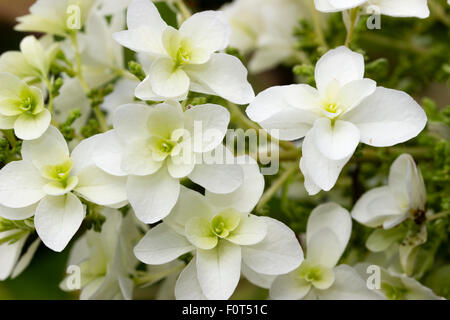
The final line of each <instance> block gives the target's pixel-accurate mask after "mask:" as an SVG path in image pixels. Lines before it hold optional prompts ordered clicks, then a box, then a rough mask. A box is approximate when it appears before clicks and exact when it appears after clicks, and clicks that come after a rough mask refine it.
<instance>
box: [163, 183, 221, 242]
mask: <svg viewBox="0 0 450 320" xmlns="http://www.w3.org/2000/svg"><path fill="white" fill-rule="evenodd" d="M213 214H214V212H213V210H212V208H211V207H210V205H209V203H208V202H207V201H206V199H205V197H204V196H202V195H201V194H200V193H198V192H196V191H193V190H190V189H188V188H186V187H183V186H182V187H181V190H180V198H179V199H178V202H177V204H176V205H175V207H174V208H173V210H172V212H171V213H170V215H169V216H167V217H166V218H165V219H164V222H165V223H167V224H168V225H169V226H170V227H171V228H172V229H174V230H175V231H176V232H178V233H179V234H181V235H184V231H185V225H186V223H187V221H188V220H189V219H191V218H192V217H204V218H207V219H208V220H209V219H211V218H212V217H213Z"/></svg>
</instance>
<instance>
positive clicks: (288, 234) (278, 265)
mask: <svg viewBox="0 0 450 320" xmlns="http://www.w3.org/2000/svg"><path fill="white" fill-rule="evenodd" d="M260 219H263V220H264V221H265V222H266V224H267V235H266V237H265V238H264V240H263V241H261V242H259V243H257V244H255V245H252V246H245V247H243V248H242V259H243V260H244V262H245V263H246V264H247V266H248V267H250V268H251V269H253V270H254V271H256V272H258V273H263V274H268V275H278V274H283V273H288V272H290V271H292V270H294V269H295V268H297V267H298V266H299V265H300V263H301V262H302V261H303V252H302V248H301V247H300V244H299V243H298V240H297V238H296V237H295V234H294V232H293V231H292V230H291V229H289V228H288V227H287V226H286V225H285V224H283V223H281V222H279V221H277V220H275V219H272V218H269V217H261V218H260Z"/></svg>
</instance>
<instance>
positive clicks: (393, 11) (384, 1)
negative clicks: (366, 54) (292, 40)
mask: <svg viewBox="0 0 450 320" xmlns="http://www.w3.org/2000/svg"><path fill="white" fill-rule="evenodd" d="M314 3H315V5H316V8H317V10H319V11H322V12H336V11H344V10H347V9H352V8H356V7H358V6H362V8H363V10H364V11H365V12H366V13H369V14H372V13H373V12H377V13H381V14H384V15H387V16H393V17H417V18H427V17H428V16H429V15H430V10H429V9H428V5H427V0H314Z"/></svg>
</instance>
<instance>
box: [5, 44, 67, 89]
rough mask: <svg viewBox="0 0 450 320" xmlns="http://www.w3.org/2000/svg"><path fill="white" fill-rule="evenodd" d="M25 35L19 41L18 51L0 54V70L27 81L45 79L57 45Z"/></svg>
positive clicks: (57, 48)
mask: <svg viewBox="0 0 450 320" xmlns="http://www.w3.org/2000/svg"><path fill="white" fill-rule="evenodd" d="M47 40H48V38H44V39H43V40H38V39H36V37H34V36H27V37H25V38H23V39H22V41H21V42H20V51H7V52H5V53H3V54H2V55H1V56H0V72H8V73H12V74H14V75H16V76H18V77H19V78H21V79H23V80H25V81H26V82H28V83H35V82H41V81H45V80H46V79H47V75H48V72H49V70H50V65H51V63H52V61H53V60H54V59H55V56H56V53H57V52H58V50H59V46H58V45H57V44H56V43H46V42H47Z"/></svg>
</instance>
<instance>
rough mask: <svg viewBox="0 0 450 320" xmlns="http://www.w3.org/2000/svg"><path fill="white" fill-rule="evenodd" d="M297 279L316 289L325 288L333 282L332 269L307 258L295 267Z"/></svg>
mask: <svg viewBox="0 0 450 320" xmlns="http://www.w3.org/2000/svg"><path fill="white" fill-rule="evenodd" d="M297 276H298V279H299V280H301V281H306V282H307V283H310V284H311V285H313V286H314V287H316V288H318V289H327V288H329V287H330V286H331V285H332V284H333V283H334V272H333V270H332V269H330V268H327V267H325V266H322V265H320V264H317V263H312V262H310V261H308V260H305V261H303V263H302V264H301V265H300V267H299V268H298V269H297Z"/></svg>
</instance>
